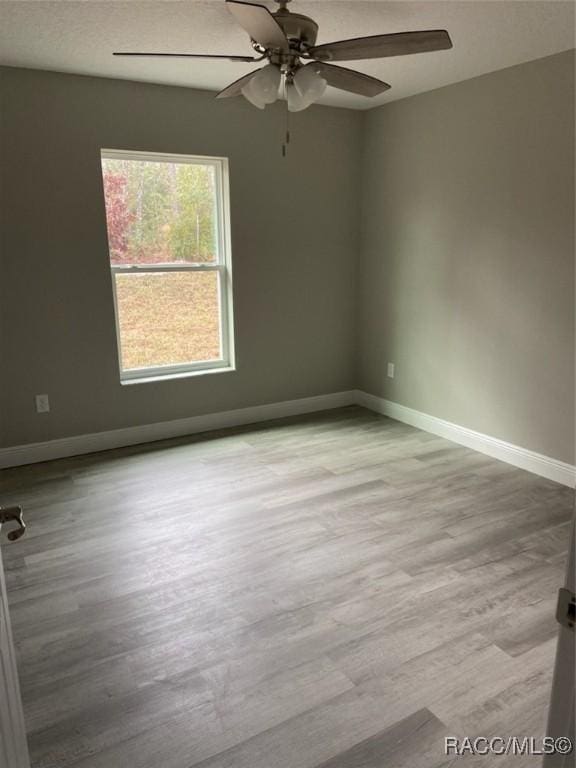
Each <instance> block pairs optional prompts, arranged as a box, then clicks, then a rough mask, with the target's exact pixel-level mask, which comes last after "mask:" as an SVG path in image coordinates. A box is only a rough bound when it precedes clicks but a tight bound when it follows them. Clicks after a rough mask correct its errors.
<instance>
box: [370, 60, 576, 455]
mask: <svg viewBox="0 0 576 768" xmlns="http://www.w3.org/2000/svg"><path fill="white" fill-rule="evenodd" d="M364 139H365V141H364V150H363V151H364V156H363V184H364V187H363V206H362V235H363V244H362V263H361V267H360V270H359V274H360V285H359V301H358V318H359V322H358V370H359V381H358V385H359V387H360V388H361V389H364V390H366V391H368V392H370V393H372V394H375V395H379V396H382V397H385V398H387V399H390V400H393V401H396V402H398V403H401V404H403V405H406V406H409V407H412V408H415V409H417V410H420V411H424V412H426V413H428V414H432V415H434V416H438V417H440V418H442V419H447V420H449V421H452V422H455V423H457V424H460V425H462V426H466V427H469V428H471V429H475V430H478V431H480V432H484V433H487V434H489V435H492V436H495V437H498V438H501V439H504V440H507V441H510V442H512V443H515V444H518V445H521V446H524V447H526V448H530V449H532V450H535V451H538V452H541V453H543V454H546V455H548V456H552V457H554V458H557V459H560V460H563V461H567V462H571V463H572V462H573V461H574V342H575V340H574V54H573V52H567V53H563V54H559V55H557V56H552V57H549V58H546V59H541V60H539V61H534V62H530V63H528V64H524V65H521V66H518V67H512V68H510V69H506V70H502V71H500V72H496V73H493V74H490V75H486V76H483V77H479V78H476V79H474V80H468V81H466V82H463V83H459V84H457V85H453V86H449V87H447V88H442V89H439V90H437V91H433V92H429V93H426V94H422V95H419V96H415V97H413V98H409V99H405V100H402V101H398V102H394V103H391V104H389V105H386V106H384V107H381V108H378V109H376V110H372V111H370V112H368V113H367V114H366V116H365V134H364ZM387 361H393V362H394V363H395V364H396V376H395V378H394V379H393V380H392V379H388V378H387V377H386V363H387Z"/></svg>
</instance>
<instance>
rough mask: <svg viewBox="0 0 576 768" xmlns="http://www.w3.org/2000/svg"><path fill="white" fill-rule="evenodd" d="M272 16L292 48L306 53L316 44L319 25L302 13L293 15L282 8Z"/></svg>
mask: <svg viewBox="0 0 576 768" xmlns="http://www.w3.org/2000/svg"><path fill="white" fill-rule="evenodd" d="M272 15H273V16H274V18H275V19H276V21H277V22H278V24H279V25H280V27H281V28H282V31H283V32H284V34H285V35H286V37H287V38H288V41H289V43H290V46H291V47H292V45H294V47H296V48H298V50H300V51H306V50H308V48H312V46H313V45H315V44H316V38H317V37H318V24H316V22H315V21H314V19H311V18H310V17H309V16H304V15H303V14H301V13H291V12H290V11H289V10H287V9H285V8H281V9H280V10H279V11H276V13H273V14H272Z"/></svg>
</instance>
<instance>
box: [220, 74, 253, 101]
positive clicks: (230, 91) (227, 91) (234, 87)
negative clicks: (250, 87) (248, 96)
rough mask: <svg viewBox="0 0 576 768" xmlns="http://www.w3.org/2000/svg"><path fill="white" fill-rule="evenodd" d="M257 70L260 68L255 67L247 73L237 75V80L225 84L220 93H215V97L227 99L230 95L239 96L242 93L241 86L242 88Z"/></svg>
mask: <svg viewBox="0 0 576 768" xmlns="http://www.w3.org/2000/svg"><path fill="white" fill-rule="evenodd" d="M258 72H260V70H259V69H255V70H253V71H252V72H249V73H248V74H247V75H244V76H243V77H239V78H238V80H234V82H233V83H230V85H227V86H226V88H224V90H222V91H220V93H217V94H216V98H217V99H229V98H230V97H231V96H240V94H241V93H242V88H244V86H245V85H246V83H247V82H248V81H249V80H251V79H252V78H253V77H254V75H257V74H258Z"/></svg>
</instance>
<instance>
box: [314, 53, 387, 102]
mask: <svg viewBox="0 0 576 768" xmlns="http://www.w3.org/2000/svg"><path fill="white" fill-rule="evenodd" d="M306 66H307V67H313V68H314V70H315V71H316V72H318V74H319V75H320V76H321V77H323V78H324V80H326V82H327V83H328V85H331V86H332V87H333V88H340V90H342V91H349V92H350V93H357V94H358V95H359V96H378V95H379V94H380V93H384V91H387V90H388V89H389V88H390V86H389V85H388V83H385V82H384V81H383V80H378V78H376V77H372V76H371V75H365V74H364V73H363V72H356V71H355V70H353V69H347V68H346V67H335V66H334V65H333V64H326V62H323V61H314V62H312V63H311V64H307V65H306Z"/></svg>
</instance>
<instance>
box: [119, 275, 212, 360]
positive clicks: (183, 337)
mask: <svg viewBox="0 0 576 768" xmlns="http://www.w3.org/2000/svg"><path fill="white" fill-rule="evenodd" d="M115 280H116V302H117V305H118V326H119V329H120V342H121V355H122V368H123V370H127V369H130V368H147V367H156V366H162V365H182V364H183V363H195V362H201V361H211V360H219V359H221V357H222V351H221V348H220V308H219V298H218V295H219V290H218V281H219V274H218V272H216V271H209V272H144V273H137V274H133V273H119V274H118V273H117V274H115Z"/></svg>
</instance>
